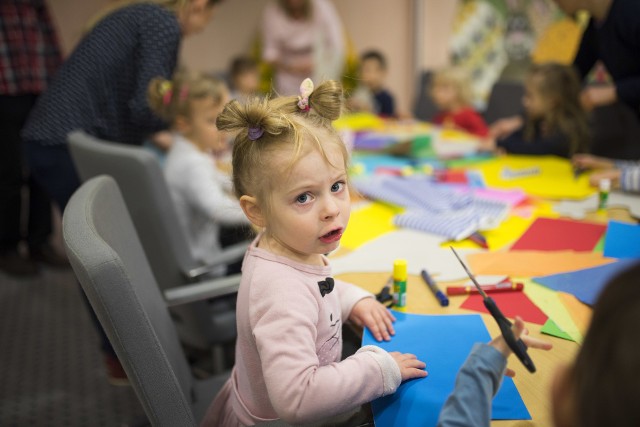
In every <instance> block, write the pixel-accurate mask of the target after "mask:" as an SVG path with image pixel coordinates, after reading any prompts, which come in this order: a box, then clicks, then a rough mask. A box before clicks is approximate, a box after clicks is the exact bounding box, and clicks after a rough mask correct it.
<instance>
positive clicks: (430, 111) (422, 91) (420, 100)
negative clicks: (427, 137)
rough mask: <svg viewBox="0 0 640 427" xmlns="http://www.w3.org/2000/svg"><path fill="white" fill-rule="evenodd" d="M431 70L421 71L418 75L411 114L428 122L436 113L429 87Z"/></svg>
mask: <svg viewBox="0 0 640 427" xmlns="http://www.w3.org/2000/svg"><path fill="white" fill-rule="evenodd" d="M432 77H433V72H431V71H423V72H422V74H421V75H420V82H419V84H418V87H419V90H418V96H417V97H416V99H415V101H414V106H413V115H414V116H415V118H416V119H420V120H424V121H427V122H430V121H432V120H433V118H434V117H435V115H436V114H437V113H438V107H437V106H436V104H435V103H434V102H433V99H432V98H431V95H430V94H429V89H430V87H431V79H432Z"/></svg>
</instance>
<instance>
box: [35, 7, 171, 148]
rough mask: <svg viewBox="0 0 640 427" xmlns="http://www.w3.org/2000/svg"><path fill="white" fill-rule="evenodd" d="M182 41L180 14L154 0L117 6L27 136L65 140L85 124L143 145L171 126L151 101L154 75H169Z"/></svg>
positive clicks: (84, 44) (58, 80)
mask: <svg viewBox="0 0 640 427" xmlns="http://www.w3.org/2000/svg"><path fill="white" fill-rule="evenodd" d="M180 40H181V29H180V25H179V23H178V20H177V17H176V15H175V14H174V13H173V12H171V11H170V10H168V9H166V8H164V7H161V6H158V5H155V4H150V3H146V4H145V3H142V4H134V5H131V6H126V7H123V8H121V9H118V10H116V11H114V12H112V13H111V14H109V15H107V16H106V17H104V18H103V19H102V20H101V21H99V22H98V23H97V24H96V26H95V27H94V28H93V29H92V30H91V31H90V32H89V33H88V34H87V35H86V36H85V37H84V38H83V39H82V40H81V41H80V43H79V44H78V46H77V47H76V49H75V50H74V51H73V53H72V54H71V55H70V56H69V58H68V59H67V60H66V61H65V63H64V64H63V65H62V67H61V68H60V69H59V71H58V72H57V74H56V75H55V76H54V78H53V81H52V82H51V85H50V86H49V89H48V90H46V91H45V92H44V93H43V94H42V95H41V96H40V99H39V100H38V102H37V104H36V106H35V108H34V109H33V110H32V113H31V115H30V118H29V120H28V121H27V124H26V126H25V128H24V130H23V138H24V139H25V140H27V141H36V142H38V143H40V144H43V145H58V144H64V143H66V136H67V133H69V132H70V131H72V130H74V129H83V130H85V131H87V132H88V133H90V134H92V135H94V136H97V137H99V138H103V139H108V140H115V141H118V142H122V143H127V144H142V141H143V140H144V138H145V136H147V135H148V134H150V133H152V132H155V131H158V130H161V129H163V128H165V127H166V125H165V124H164V123H163V122H162V121H161V120H160V119H159V118H157V117H156V116H155V115H154V114H153V113H152V112H151V110H150V109H149V107H148V105H147V88H148V85H149V82H150V81H151V79H153V78H154V77H164V78H170V77H171V76H172V74H173V72H174V70H175V67H176V62H177V57H178V50H179V46H180Z"/></svg>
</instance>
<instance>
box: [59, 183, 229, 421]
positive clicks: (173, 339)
mask: <svg viewBox="0 0 640 427" xmlns="http://www.w3.org/2000/svg"><path fill="white" fill-rule="evenodd" d="M63 236H64V244H65V248H66V250H67V254H68V256H69V261H70V262H71V266H72V267H73V271H74V272H75V273H76V276H77V277H78V280H79V281H80V284H81V285H82V289H83V290H84V292H85V293H86V295H87V297H88V299H89V302H90V303H91V306H92V307H93V309H94V311H95V313H96V315H97V317H98V319H99V320H100V323H101V324H102V327H103V328H104V330H105V332H106V333H107V336H108V337H109V340H110V341H111V344H112V345H113V348H114V350H115V351H116V354H117V355H118V358H119V359H120V361H121V362H122V366H123V367H124V369H125V371H126V373H127V376H128V377H129V380H130V382H131V384H132V386H133V388H134V390H135V392H136V395H137V396H138V398H139V399H140V402H141V403H142V406H143V407H144V410H145V413H146V414H147V417H148V418H149V421H151V423H152V424H153V425H154V426H155V425H158V426H170V427H173V426H195V425H196V422H199V421H200V420H201V419H202V417H203V416H204V412H205V411H206V408H207V406H208V405H209V404H210V403H211V401H212V399H213V397H214V396H215V394H216V393H217V391H218V390H219V389H220V387H221V386H222V384H223V383H224V381H225V379H226V376H224V375H223V376H217V377H213V378H211V379H208V380H195V379H194V378H193V376H192V375H191V371H190V369H189V365H188V364H187V360H186V358H185V356H184V353H183V351H182V348H181V345H180V342H179V340H178V335H177V333H176V329H175V325H174V323H173V321H172V320H171V317H170V315H169V312H168V310H167V306H166V304H165V301H164V299H163V297H162V294H161V292H160V288H159V287H158V284H157V283H156V281H155V278H154V276H153V274H152V273H151V269H150V268H149V263H148V261H147V258H146V256H145V253H144V251H143V249H142V246H141V245H140V241H139V240H138V237H137V234H136V231H135V229H134V227H133V224H132V222H131V218H130V216H129V214H128V213H127V209H126V206H125V204H124V200H123V199H122V195H121V193H120V191H119V190H118V187H117V185H116V183H115V181H114V180H113V179H112V178H110V177H107V176H101V177H97V178H94V179H92V180H90V181H88V182H86V183H85V184H84V185H82V187H80V189H79V190H78V191H77V192H76V193H75V194H74V195H73V197H72V198H71V200H70V201H69V204H68V206H67V208H66V210H65V212H64V217H63Z"/></svg>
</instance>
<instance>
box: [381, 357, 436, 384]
mask: <svg viewBox="0 0 640 427" xmlns="http://www.w3.org/2000/svg"><path fill="white" fill-rule="evenodd" d="M389 354H390V355H391V357H393V360H395V361H396V363H397V364H398V367H399V368H400V375H401V376H402V382H405V381H407V380H410V379H413V378H424V377H426V376H427V375H428V373H427V371H425V370H424V368H426V367H427V365H426V364H425V363H424V362H421V361H419V360H418V358H417V357H416V355H415V354H411V353H400V352H397V351H392V352H390V353H389Z"/></svg>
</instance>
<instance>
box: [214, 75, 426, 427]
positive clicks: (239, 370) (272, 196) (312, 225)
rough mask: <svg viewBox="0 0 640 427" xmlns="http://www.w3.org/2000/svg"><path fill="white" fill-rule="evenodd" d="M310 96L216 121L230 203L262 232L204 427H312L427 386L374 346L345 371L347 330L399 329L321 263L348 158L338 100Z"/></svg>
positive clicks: (327, 94) (339, 217)
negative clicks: (227, 148) (337, 125)
mask: <svg viewBox="0 0 640 427" xmlns="http://www.w3.org/2000/svg"><path fill="white" fill-rule="evenodd" d="M312 85H313V84H312V83H311V80H309V79H307V80H305V82H303V87H302V88H301V89H304V90H301V91H302V93H301V96H300V97H296V96H292V97H286V98H277V99H273V100H270V101H268V100H257V99H254V100H252V101H250V102H249V103H248V104H246V105H240V104H239V103H238V102H236V101H233V102H231V103H230V104H228V105H227V106H226V107H225V110H224V111H223V112H222V114H221V115H220V117H219V118H218V128H219V129H220V130H226V131H234V132H237V136H236V139H235V142H234V145H233V182H234V189H235V192H236V195H237V196H238V197H239V198H240V204H241V206H242V209H243V210H244V212H245V214H246V215H247V217H248V218H249V220H250V221H251V222H252V223H253V224H254V225H255V226H256V227H259V228H261V229H263V230H264V231H263V232H262V233H260V234H259V235H258V237H257V238H256V239H255V241H254V242H253V243H252V244H251V246H250V247H249V250H248V252H247V255H246V257H245V260H244V263H243V266H242V282H241V283H240V289H239V291H238V300H237V306H236V315H237V325H238V340H237V343H236V366H235V367H234V369H233V372H232V374H231V378H230V379H229V380H228V381H227V383H226V384H225V386H224V387H223V389H222V390H221V392H220V394H219V395H218V396H217V398H216V399H215V400H214V402H213V403H212V405H211V406H210V408H209V411H208V413H207V415H206V416H205V420H204V422H203V424H202V425H204V426H227V427H228V426H240V425H253V424H255V423H257V422H261V421H268V420H274V419H283V420H284V421H286V422H288V423H292V424H308V423H313V422H318V421H321V420H326V419H327V418H329V417H336V416H339V415H344V414H348V413H353V411H357V410H358V409H359V408H360V406H361V405H362V404H364V403H367V402H369V401H371V400H373V399H375V398H377V397H380V396H383V395H388V394H391V393H393V392H395V390H396V389H397V387H398V386H399V385H400V382H401V381H404V380H408V379H410V378H418V377H424V376H426V372H425V371H424V370H423V369H424V367H425V364H424V363H422V362H420V361H418V360H417V359H416V357H415V356H413V355H410V354H400V353H387V352H386V351H384V350H382V349H381V348H379V347H377V346H365V347H363V348H361V349H360V350H358V351H357V352H356V353H355V354H354V355H352V356H350V357H348V358H346V359H345V360H343V361H340V356H341V349H342V334H341V327H342V324H343V322H345V321H347V320H351V321H353V322H355V323H356V324H358V325H364V326H366V327H368V328H369V329H370V330H371V332H372V334H373V335H374V337H375V338H376V339H377V340H382V339H385V340H389V339H390V336H391V335H393V334H394V330H393V326H392V322H393V321H394V320H395V319H394V318H393V316H392V315H391V314H390V312H389V311H388V310H387V309H386V308H385V307H384V306H383V305H382V304H380V303H379V302H377V301H376V300H375V298H373V295H371V294H369V293H367V292H365V291H363V290H361V289H359V288H358V287H356V286H354V285H351V284H348V283H345V282H342V281H340V280H337V279H335V280H334V279H333V278H331V266H330V265H329V261H328V259H327V258H326V257H325V256H324V255H323V254H326V253H329V252H331V251H333V250H334V249H336V248H337V247H338V244H339V242H340V238H341V236H342V233H343V232H344V230H345V227H346V226H347V223H348V220H349V213H350V200H349V189H348V186H347V179H348V178H347V161H348V158H347V152H346V148H345V145H344V143H343V142H342V141H341V140H340V137H339V136H338V134H337V133H336V131H335V130H334V129H333V128H332V127H331V121H332V120H335V119H337V118H338V117H339V116H340V111H341V109H342V88H341V86H340V85H339V83H337V82H335V81H331V80H330V81H327V82H325V83H322V84H321V85H320V86H319V87H318V88H316V89H315V90H313V88H312ZM332 421H335V419H334V420H332Z"/></svg>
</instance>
